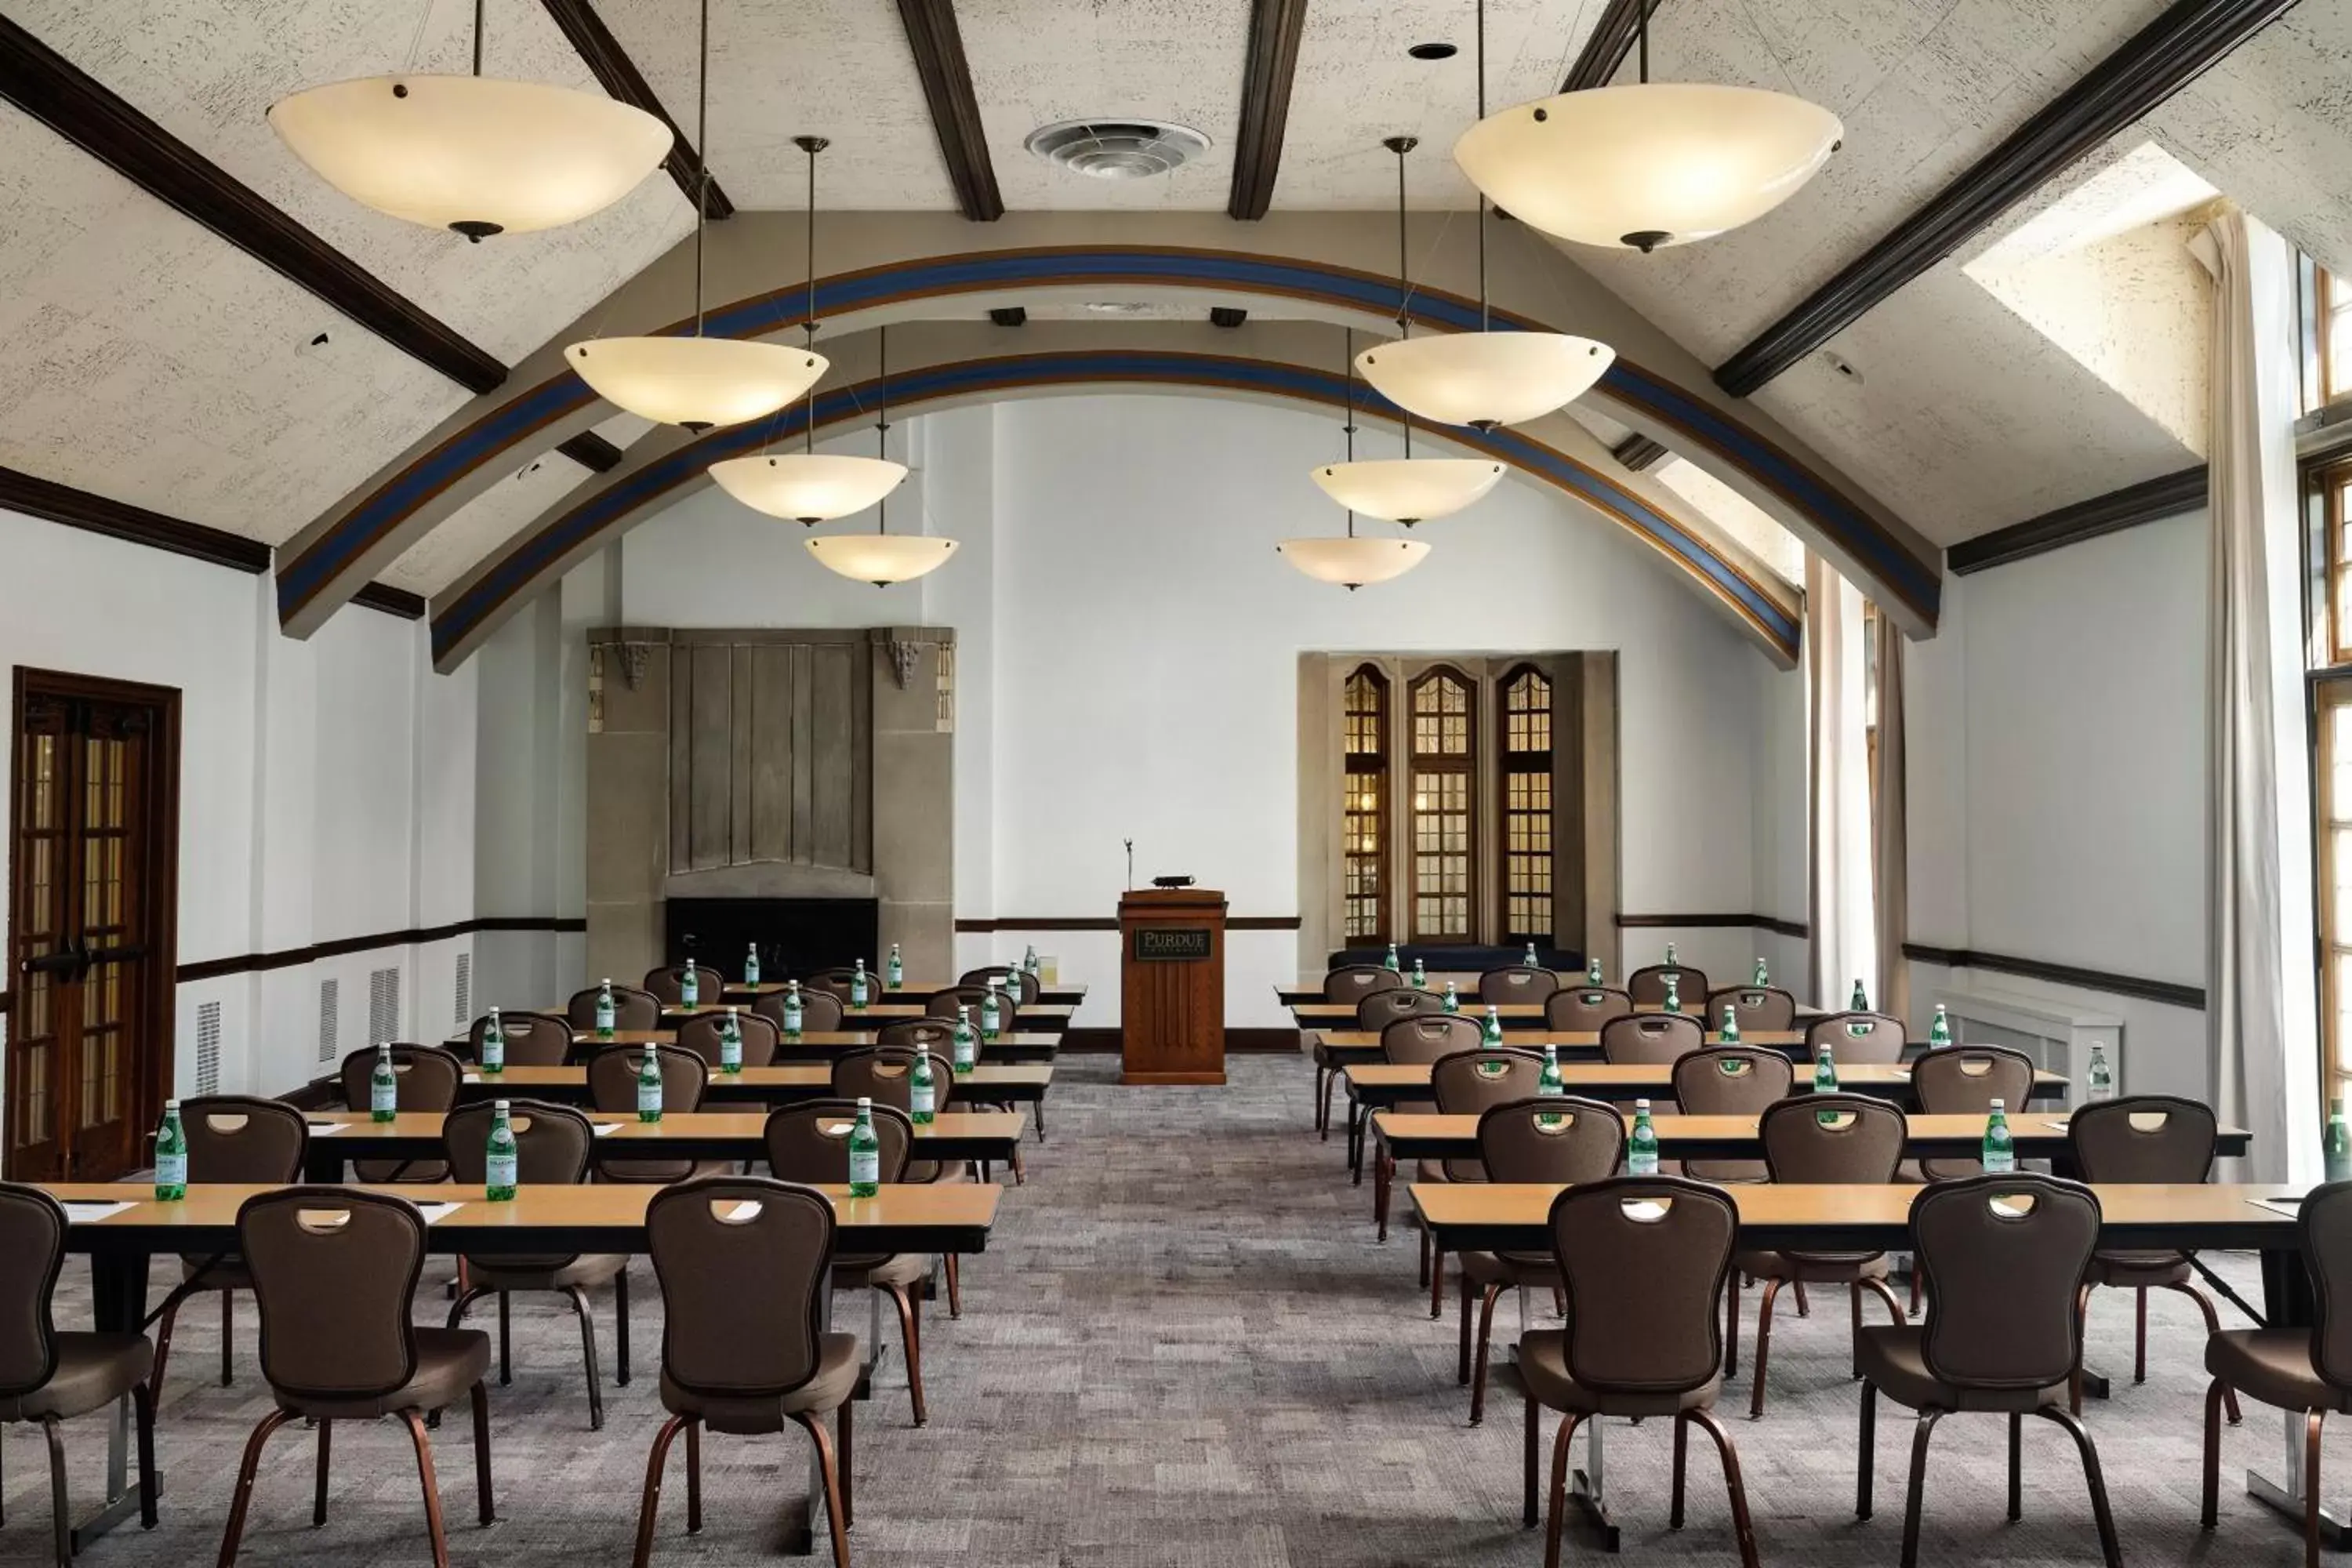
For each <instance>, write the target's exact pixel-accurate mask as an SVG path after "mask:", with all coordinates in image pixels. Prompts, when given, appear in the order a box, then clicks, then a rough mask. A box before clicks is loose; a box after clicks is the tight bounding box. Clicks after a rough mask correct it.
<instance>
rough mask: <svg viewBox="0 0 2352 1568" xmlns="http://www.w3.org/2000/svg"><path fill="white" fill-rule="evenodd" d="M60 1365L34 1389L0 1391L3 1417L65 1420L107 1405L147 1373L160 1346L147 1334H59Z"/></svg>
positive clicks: (57, 1340) (4, 1418) (5, 1419)
mask: <svg viewBox="0 0 2352 1568" xmlns="http://www.w3.org/2000/svg"><path fill="white" fill-rule="evenodd" d="M55 1342H56V1345H57V1350H58V1364H57V1369H56V1370H55V1371H53V1372H52V1373H49V1381H48V1382H47V1383H45V1384H41V1386H40V1387H38V1388H37V1389H34V1390H33V1391H32V1392H31V1393H30V1394H0V1421H40V1420H44V1419H47V1418H48V1417H50V1416H55V1417H56V1418H57V1419H58V1420H60V1421H67V1420H70V1419H72V1418H73V1417H74V1416H77V1415H88V1414H89V1412H91V1411H93V1410H103V1409H104V1408H106V1406H108V1405H111V1404H113V1403H114V1402H115V1401H116V1400H118V1399H120V1398H121V1397H122V1396H123V1395H124V1394H128V1393H130V1392H131V1384H134V1383H137V1382H139V1381H141V1380H142V1378H144V1377H145V1376H146V1375H147V1373H148V1369H150V1368H151V1367H152V1366H153V1365H154V1364H155V1347H154V1346H152V1345H151V1344H149V1343H148V1342H147V1336H146V1335H144V1334H66V1333H61V1334H58V1336H57V1337H56V1341H55Z"/></svg>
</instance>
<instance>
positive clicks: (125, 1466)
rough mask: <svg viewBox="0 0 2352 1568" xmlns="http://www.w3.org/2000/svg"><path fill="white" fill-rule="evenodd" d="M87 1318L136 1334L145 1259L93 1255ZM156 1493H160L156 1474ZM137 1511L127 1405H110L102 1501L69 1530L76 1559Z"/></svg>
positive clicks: (143, 1309) (143, 1306) (142, 1308)
mask: <svg viewBox="0 0 2352 1568" xmlns="http://www.w3.org/2000/svg"><path fill="white" fill-rule="evenodd" d="M89 1283H90V1298H91V1300H90V1314H91V1318H92V1321H93V1322H94V1324H95V1326H96V1327H97V1328H98V1330H99V1331H100V1332H101V1333H137V1332H138V1331H140V1329H141V1328H142V1326H143V1325H144V1321H145V1319H146V1316H147V1255H146V1254H145V1253H143V1252H138V1253H114V1252H94V1253H92V1254H90V1258H89ZM155 1489H156V1490H157V1492H159V1493H160V1492H161V1491H162V1490H163V1475H162V1473H161V1472H160V1471H159V1472H157V1474H156V1478H155ZM138 1512H139V1489H138V1488H136V1487H134V1486H132V1485H131V1401H130V1400H129V1399H128V1398H127V1397H126V1398H122V1399H118V1400H116V1401H115V1403H114V1415H113V1418H112V1419H111V1420H110V1421H109V1422H108V1423H107V1433H106V1499H105V1500H104V1501H103V1502H101V1503H100V1504H99V1506H98V1508H97V1509H96V1510H94V1511H93V1512H92V1513H91V1514H90V1515H89V1517H88V1518H87V1519H84V1520H83V1521H81V1522H80V1523H79V1524H77V1525H75V1526H74V1527H73V1531H72V1538H73V1549H74V1552H75V1553H76V1554H77V1555H79V1553H81V1552H85V1551H87V1550H89V1545H90V1543H91V1542H95V1541H96V1540H98V1538H99V1537H100V1536H101V1535H104V1534H105V1533H106V1532H107V1531H110V1530H112V1529H113V1528H114V1527H115V1526H116V1525H118V1524H121V1522H122V1521H124V1520H127V1519H131V1518H134V1517H136V1516H137V1514H138Z"/></svg>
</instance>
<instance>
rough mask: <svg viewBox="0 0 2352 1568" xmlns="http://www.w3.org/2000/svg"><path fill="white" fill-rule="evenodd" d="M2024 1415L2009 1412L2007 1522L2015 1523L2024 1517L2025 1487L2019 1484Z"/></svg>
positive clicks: (2022, 1455) (2023, 1451)
mask: <svg viewBox="0 0 2352 1568" xmlns="http://www.w3.org/2000/svg"><path fill="white" fill-rule="evenodd" d="M2024 1435H2025V1417H2024V1416H2022V1415H2019V1414H2018V1413H2017V1412H2016V1411H2014V1410H2012V1411H2011V1412H2010V1413H2009V1522H2010V1523H2011V1524H2015V1523H2016V1522H2017V1521H2019V1520H2021V1519H2023V1518H2024V1517H2025V1489H2024V1487H2023V1485H2022V1484H2021V1473H2020V1472H2021V1469H2022V1468H2023V1467H2022V1466H2021V1464H2020V1462H2019V1461H2020V1460H2021V1459H2022V1458H2024V1457H2025V1448H2024Z"/></svg>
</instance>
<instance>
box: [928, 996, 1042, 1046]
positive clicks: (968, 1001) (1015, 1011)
mask: <svg viewBox="0 0 2352 1568" xmlns="http://www.w3.org/2000/svg"><path fill="white" fill-rule="evenodd" d="M991 989H992V988H991V987H989V986H986V985H950V986H947V987H944V988H943V989H941V990H938V991H934V992H932V993H931V994H930V995H929V996H928V997H925V998H924V1000H923V1011H924V1012H925V1013H926V1014H928V1015H929V1016H931V1017H934V1018H953V1017H954V1016H956V1009H957V1008H958V1007H960V1006H961V1007H962V1008H963V1009H964V1010H965V1011H967V1012H968V1013H970V1014H971V1026H972V1027H973V1028H975V1029H977V1028H979V1027H980V1005H981V1002H982V1000H983V999H984V998H985V997H986V996H987V995H988V993H989V991H990V990H991ZM996 1011H997V1014H998V1018H997V1024H998V1026H999V1027H1000V1028H1002V1029H1003V1032H1004V1033H1006V1034H1008V1035H1009V1034H1011V1033H1012V1032H1013V1030H1014V1029H1015V1028H1017V1027H1019V1026H1018V1025H1016V1024H1015V1023H1014V1022H1013V1020H1014V1019H1015V1018H1018V1017H1019V1016H1021V1004H1019V1003H1018V1002H1015V1001H1014V1000H1013V994H1012V993H1011V992H1009V991H1005V990H1003V989H1001V988H999V989H997V992H996Z"/></svg>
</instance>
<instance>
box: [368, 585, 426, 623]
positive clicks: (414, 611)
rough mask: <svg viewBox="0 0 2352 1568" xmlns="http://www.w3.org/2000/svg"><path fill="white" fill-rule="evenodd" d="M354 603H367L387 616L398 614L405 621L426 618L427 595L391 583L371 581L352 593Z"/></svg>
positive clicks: (369, 606) (372, 608)
mask: <svg viewBox="0 0 2352 1568" xmlns="http://www.w3.org/2000/svg"><path fill="white" fill-rule="evenodd" d="M352 604H354V605H366V606H367V607H368V608H369V609H371V610H382V611H383V613H384V614H385V615H387V616H399V617H400V618H401V619H402V620H404V621H421V620H423V619H424V618H425V595H422V594H412V593H410V592H409V591H408V590H407V589H405V588H395V587H394V586H393V585H392V584H389V583H370V584H368V585H367V586H366V587H364V588H362V589H361V590H360V591H359V592H358V593H356V594H353V595H352Z"/></svg>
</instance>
